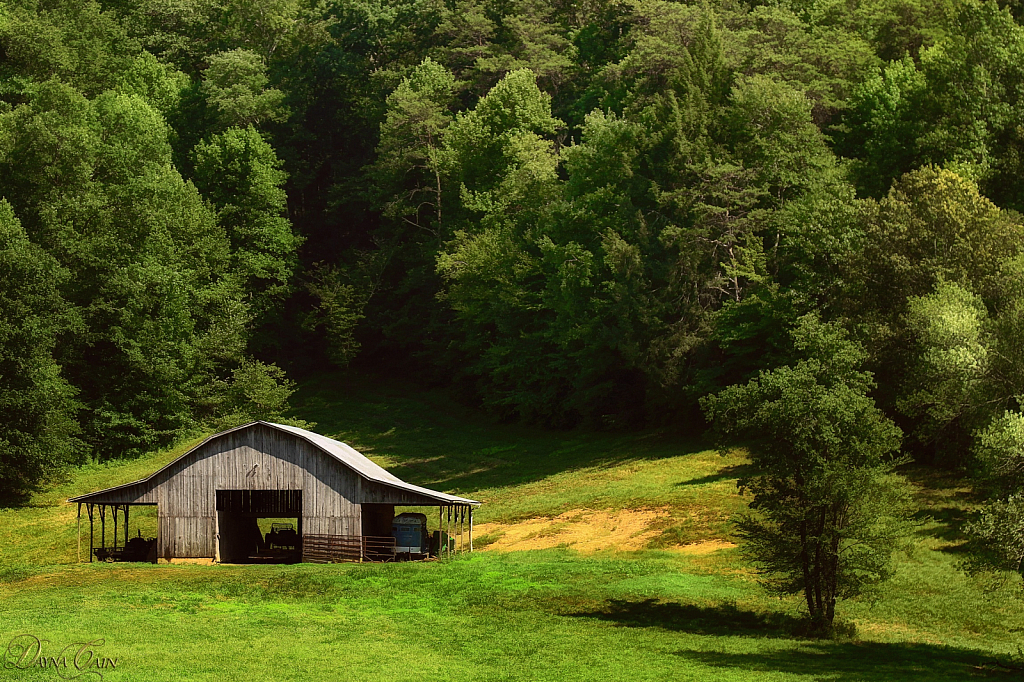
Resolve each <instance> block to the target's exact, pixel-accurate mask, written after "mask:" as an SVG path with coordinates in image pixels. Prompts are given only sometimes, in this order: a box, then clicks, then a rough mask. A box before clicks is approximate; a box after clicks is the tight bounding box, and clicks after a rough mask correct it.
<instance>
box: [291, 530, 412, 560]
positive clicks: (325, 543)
mask: <svg viewBox="0 0 1024 682" xmlns="http://www.w3.org/2000/svg"><path fill="white" fill-rule="evenodd" d="M302 560H303V561H307V562H310V563H314V564H330V563H336V562H340V561H394V560H395V538H393V537H384V536H379V537H378V536H373V535H308V534H307V535H303V536H302Z"/></svg>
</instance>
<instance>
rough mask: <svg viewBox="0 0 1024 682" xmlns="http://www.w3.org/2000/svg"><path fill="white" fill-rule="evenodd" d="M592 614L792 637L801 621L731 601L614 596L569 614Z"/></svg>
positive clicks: (668, 626) (642, 623)
mask: <svg viewBox="0 0 1024 682" xmlns="http://www.w3.org/2000/svg"><path fill="white" fill-rule="evenodd" d="M570 615H572V616H574V617H576V618H594V619H597V620H604V621H610V622H613V623H617V624H619V625H623V626H626V627H635V628H661V629H663V630H675V631H678V632H690V633H694V634H701V635H746V636H754V637H792V636H794V634H795V633H797V632H799V631H800V629H801V628H802V627H803V623H804V621H803V620H801V619H799V618H794V617H793V616H789V615H786V614H781V613H769V614H764V613H756V612H754V611H748V610H746V609H740V608H737V607H736V606H735V605H732V604H721V605H718V606H699V605H696V604H678V603H676V602H665V601H660V600H658V599H644V600H643V601H630V600H627V599H613V600H611V601H608V602H606V603H605V605H604V606H603V607H602V608H600V609H597V610H594V611H590V612H586V613H573V614H570Z"/></svg>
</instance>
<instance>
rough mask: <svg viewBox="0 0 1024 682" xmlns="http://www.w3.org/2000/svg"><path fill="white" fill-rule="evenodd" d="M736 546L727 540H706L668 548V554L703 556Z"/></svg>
mask: <svg viewBox="0 0 1024 682" xmlns="http://www.w3.org/2000/svg"><path fill="white" fill-rule="evenodd" d="M735 546H736V543H735V542H729V541H727V540H707V541H705V542H692V543H690V544H688V545H678V546H676V547H670V548H669V551H670V552H679V553H680V554H694V555H698V556H700V555H704V554H711V553H712V552H717V551H718V550H720V549H731V548H733V547H735Z"/></svg>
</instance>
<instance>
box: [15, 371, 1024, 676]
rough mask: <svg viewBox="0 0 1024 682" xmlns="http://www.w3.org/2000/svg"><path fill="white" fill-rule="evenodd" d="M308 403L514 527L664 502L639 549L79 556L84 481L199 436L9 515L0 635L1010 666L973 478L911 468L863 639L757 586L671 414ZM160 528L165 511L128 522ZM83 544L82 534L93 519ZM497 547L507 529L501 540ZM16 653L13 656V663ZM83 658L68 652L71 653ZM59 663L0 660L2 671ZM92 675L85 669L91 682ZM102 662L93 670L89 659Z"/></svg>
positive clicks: (225, 651)
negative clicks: (386, 559) (141, 558)
mask: <svg viewBox="0 0 1024 682" xmlns="http://www.w3.org/2000/svg"><path fill="white" fill-rule="evenodd" d="M296 397H297V400H296V401H295V403H296V405H297V406H298V407H297V410H296V413H297V415H298V416H300V417H302V418H304V419H308V420H312V421H316V422H318V426H317V427H316V430H317V431H320V432H322V433H326V434H328V435H331V436H334V437H337V438H340V439H342V440H345V441H346V442H348V443H350V444H351V445H353V446H354V447H356V448H358V449H360V450H361V451H363V452H364V453H366V454H368V455H369V456H371V457H372V458H373V459H375V460H376V461H377V462H378V463H380V464H382V465H384V466H387V467H388V468H389V469H391V470H392V471H394V472H395V473H396V474H398V475H399V476H401V477H403V478H405V479H406V480H408V481H410V482H413V483H417V484H420V485H427V486H431V487H435V488H439V489H442V490H447V491H451V492H455V493H458V494H463V495H468V496H471V497H473V498H475V499H478V500H481V501H483V502H484V505H483V507H481V508H480V510H479V512H478V514H477V520H478V521H479V522H481V523H486V524H491V527H493V528H496V529H497V530H495V531H494V532H493V535H492V536H490V537H485V538H483V541H482V542H483V544H486V543H487V542H490V541H494V540H496V539H497V538H498V536H500V535H501V533H502V530H501V529H502V528H511V527H515V526H516V524H517V523H519V522H523V521H525V520H528V519H534V520H535V519H536V518H537V517H549V518H553V517H557V516H559V515H560V514H563V513H565V512H569V511H572V510H580V509H587V510H595V511H601V512H607V513H611V514H615V513H617V512H620V511H622V510H657V511H658V512H659V513H660V516H659V517H658V521H657V522H656V523H655V528H654V529H653V530H654V531H656V532H655V533H654V534H653V535H652V536H651V539H650V541H649V542H648V543H647V548H646V549H643V550H640V551H634V552H620V551H614V550H604V551H599V552H596V553H592V554H583V553H579V552H577V551H576V550H575V549H573V548H572V547H554V548H551V549H544V550H534V551H519V552H507V553H503V552H498V551H493V550H488V551H481V552H476V553H474V554H473V555H464V556H461V557H457V558H454V559H451V560H445V561H439V562H429V563H421V564H413V563H410V564H397V565H395V564H392V565H370V564H364V565H353V564H346V565H342V564H339V565H330V566H324V565H309V564H307V565H293V566H208V567H204V566H178V565H173V566H168V565H155V566H154V565H144V564H139V565H117V564H98V563H94V564H91V565H89V564H81V565H77V564H75V563H74V562H75V558H76V553H77V544H76V540H75V518H74V508H72V507H71V506H70V505H66V504H63V502H62V501H63V500H64V499H65V498H67V497H69V496H71V495H73V494H80V493H83V492H89V491H91V490H94V489H98V488H102V487H106V486H109V485H115V484H118V483H123V482H126V481H130V480H134V479H136V478H140V477H142V476H145V475H146V474H148V473H150V472H151V471H153V470H155V469H156V468H158V467H159V466H160V465H162V464H163V463H165V462H167V461H169V460H171V459H173V458H174V457H176V456H177V455H178V454H180V453H181V452H183V451H184V450H185V449H186V448H187V447H190V446H191V445H194V444H195V442H196V441H193V442H190V443H183V444H181V445H180V446H179V447H177V448H175V449H173V450H171V451H167V452H161V453H154V454H153V455H151V456H148V457H146V458H144V459H142V460H139V461H136V462H117V463H111V464H106V465H92V466H89V467H86V468H84V469H82V470H80V471H77V472H75V473H74V474H72V475H70V476H69V477H68V479H67V480H65V481H61V482H57V483H55V485H54V486H53V488H52V489H50V490H48V491H46V492H44V493H41V494H38V495H36V496H35V497H34V498H33V500H32V501H31V503H30V504H29V505H28V506H26V507H22V508H18V509H8V510H0V640H2V641H0V647H3V648H6V647H7V644H8V642H10V641H11V639H12V637H14V636H15V635H18V634H23V633H25V634H31V635H33V636H35V637H38V638H40V639H42V640H48V641H47V643H46V644H44V645H43V646H44V653H45V654H46V655H56V654H57V653H58V651H59V650H60V649H61V648H62V647H64V646H67V645H70V644H72V643H76V642H85V641H90V640H94V639H97V638H103V640H104V643H103V645H102V646H99V647H97V648H96V652H97V654H98V655H101V656H105V657H110V658H116V659H117V667H116V668H114V669H110V668H106V669H104V670H103V671H102V672H103V679H105V680H115V681H116V680H145V681H147V682H148V681H152V682H156V681H159V680H183V679H188V680H226V679H236V678H237V679H249V678H250V677H251V678H253V679H274V680H288V679H296V680H313V679H325V680H326V679H330V680H425V679H429V680H836V681H841V682H853V681H858V680H920V681H922V682H924V681H925V680H929V681H931V680H951V681H952V680H967V679H990V678H991V679H1013V678H1012V677H1011V676H1010V675H1009V673H1002V672H999V670H998V669H996V668H995V667H994V666H993V665H992V662H993V661H994V660H996V659H997V657H999V656H1003V655H1006V654H1008V653H1010V652H1013V651H1015V650H1016V648H1017V645H1018V643H1019V642H1021V640H1022V638H1021V635H1020V633H1021V632H1022V631H1024V596H1022V595H1021V594H1020V593H1019V591H1017V588H1016V587H1014V586H1012V585H1005V586H999V587H996V588H993V587H992V586H991V585H990V584H988V583H982V582H979V581H976V580H971V579H968V578H967V577H965V576H964V575H963V574H962V573H961V572H960V571H959V570H958V569H957V564H958V561H959V560H960V555H959V554H958V548H959V545H960V543H961V542H962V538H961V537H960V536H959V534H958V532H957V530H956V529H957V524H958V523H959V522H960V521H961V520H962V519H963V518H964V515H965V514H966V513H967V512H968V511H969V509H970V505H971V501H970V498H969V495H968V494H967V492H968V491H965V490H961V489H957V488H956V487H955V486H954V485H953V483H952V481H950V480H946V479H943V478H942V477H938V476H934V475H929V474H928V473H927V472H925V471H922V470H910V471H909V472H908V473H909V474H910V475H911V476H912V477H913V478H914V480H915V481H916V482H917V484H918V486H919V502H920V505H921V513H920V521H921V524H920V526H919V528H918V531H917V535H916V536H915V539H914V540H915V541H914V545H913V549H912V550H911V551H910V552H908V553H907V555H906V556H903V557H901V559H900V566H899V571H898V573H897V575H896V577H895V579H894V580H893V581H892V582H891V583H890V584H889V585H887V586H885V587H884V588H882V589H881V590H879V591H878V592H877V593H875V594H871V595H866V596H865V597H863V598H860V599H857V600H852V601H849V602H845V603H843V604H842V605H841V606H840V614H841V618H842V619H843V620H844V622H845V623H847V624H850V625H852V626H853V627H854V628H855V631H856V634H854V635H853V636H852V637H850V638H848V639H845V640H841V641H814V640H808V639H804V638H801V637H799V636H798V635H797V633H798V632H799V631H800V620H799V619H800V602H799V600H798V599H795V598H793V599H785V600H779V599H777V598H772V597H770V596H768V595H766V594H765V593H764V592H763V591H762V590H761V588H760V587H759V586H758V584H757V582H756V580H755V579H754V576H753V575H752V573H751V571H750V570H749V567H747V566H746V564H744V562H743V561H742V557H741V556H740V554H739V551H738V550H737V549H735V548H730V547H728V546H727V545H725V544H724V543H721V546H723V547H725V548H724V549H719V550H717V551H714V552H709V553H687V552H685V551H678V547H677V545H679V544H686V543H695V542H704V541H707V540H725V539H728V538H729V535H728V532H729V525H728V519H729V517H730V515H732V514H734V513H735V512H736V511H737V510H739V509H741V508H742V507H743V505H744V504H745V501H744V499H743V498H741V497H740V496H739V495H738V494H737V493H736V489H735V478H736V476H737V475H738V474H739V473H740V472H742V471H743V467H744V466H745V459H744V456H743V454H742V452H736V453H731V454H730V455H728V456H726V457H722V456H720V455H718V454H717V453H715V452H714V451H710V450H708V449H707V447H706V446H705V445H703V444H702V443H700V442H699V441H697V440H693V439H686V438H683V437H681V436H680V435H679V434H675V433H672V432H671V431H645V432H642V433H632V434H621V433H620V434H617V433H591V432H584V431H568V432H552V431H544V430H539V429H531V428H526V427H521V426H508V425H499V424H494V423H493V422H491V421H489V420H488V419H487V418H485V417H482V416H480V415H477V414H474V413H472V412H469V411H467V410H464V409H462V408H459V407H457V406H455V405H453V404H451V403H450V402H449V401H447V400H445V397H444V396H443V395H441V394H435V393H429V392H423V391H419V390H415V389H412V388H410V387H407V386H400V385H396V384H389V385H386V386H380V385H379V384H378V383H377V382H375V381H373V380H370V379H359V378H355V379H353V378H347V379H342V378H339V377H325V378H323V379H322V380H320V381H319V382H317V383H315V384H308V385H305V386H303V387H302V390H301V391H300V393H299V394H298V395H297V396H296ZM136 518H139V519H141V522H142V527H143V532H144V533H147V532H151V531H150V530H149V529H150V527H151V526H150V525H147V524H152V523H153V520H154V519H153V518H152V517H147V516H141V515H137V516H133V522H132V534H134V532H135V525H136V523H135V519H136ZM86 542H87V537H86ZM495 546H497V545H495ZM8 660H10V659H9V658H8ZM69 660H70V659H69ZM28 679H32V680H37V679H38V680H43V679H59V676H58V674H57V671H54V670H41V669H40V668H39V667H38V666H36V667H35V668H33V669H32V670H19V669H3V668H2V667H0V680H28ZM82 679H88V678H82ZM92 679H96V676H95V675H94V676H92Z"/></svg>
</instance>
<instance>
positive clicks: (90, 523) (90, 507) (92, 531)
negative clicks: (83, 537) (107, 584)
mask: <svg viewBox="0 0 1024 682" xmlns="http://www.w3.org/2000/svg"><path fill="white" fill-rule="evenodd" d="M85 507H86V509H87V510H88V511H89V563H90V564H91V563H92V548H93V537H94V535H95V529H94V527H93V523H92V520H93V516H92V503H91V502H90V503H89V504H87V505H85Z"/></svg>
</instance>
